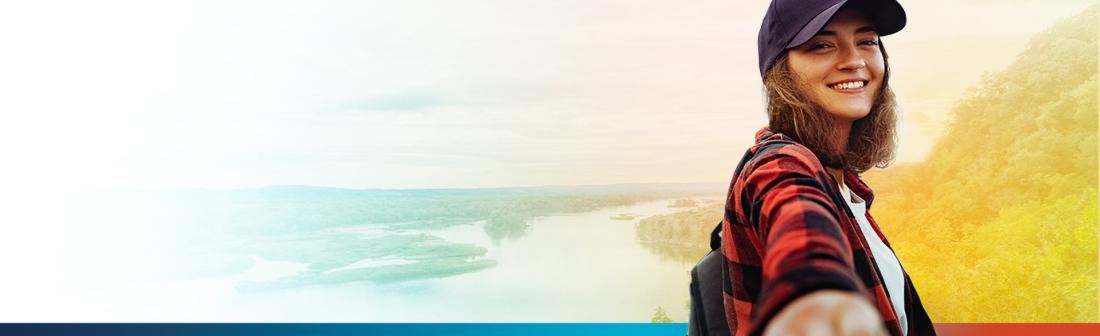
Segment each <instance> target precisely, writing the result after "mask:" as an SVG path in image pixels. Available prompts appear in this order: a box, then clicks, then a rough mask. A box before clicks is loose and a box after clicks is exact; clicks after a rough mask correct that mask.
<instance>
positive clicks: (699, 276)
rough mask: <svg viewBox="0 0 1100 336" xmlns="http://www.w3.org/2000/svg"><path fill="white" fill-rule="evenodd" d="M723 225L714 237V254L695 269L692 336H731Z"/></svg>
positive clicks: (692, 294) (712, 246)
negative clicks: (725, 296)
mask: <svg viewBox="0 0 1100 336" xmlns="http://www.w3.org/2000/svg"><path fill="white" fill-rule="evenodd" d="M721 233H722V222H718V226H716V227H715V228H714V230H713V231H711V233H710V252H709V253H707V255H706V256H704V257H703V259H701V260H699V263H698V264H696V265H695V267H692V268H691V286H690V288H691V313H690V314H689V317H688V333H687V334H688V336H704V335H730V327H729V324H727V323H726V307H725V303H724V302H723V301H724V299H723V296H722V284H723V283H725V278H726V275H725V274H723V273H725V272H724V271H725V270H724V269H723V267H722V264H723V263H724V262H725V260H724V259H725V257H724V256H722V236H721Z"/></svg>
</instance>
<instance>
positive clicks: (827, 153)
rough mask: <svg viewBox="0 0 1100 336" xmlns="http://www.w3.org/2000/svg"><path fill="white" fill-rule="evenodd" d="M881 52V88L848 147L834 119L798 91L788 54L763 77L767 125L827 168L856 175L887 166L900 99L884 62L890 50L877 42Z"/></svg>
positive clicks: (858, 122)
mask: <svg viewBox="0 0 1100 336" xmlns="http://www.w3.org/2000/svg"><path fill="white" fill-rule="evenodd" d="M879 50H880V51H881V52H882V58H883V61H884V63H885V66H886V68H885V71H884V75H883V77H882V88H881V89H879V91H878V93H877V94H876V96H875V102H874V104H872V105H871V112H870V113H868V114H867V116H866V117H863V118H861V119H859V120H856V121H855V122H853V123H852V128H851V132H850V133H849V134H848V146H847V149H843V148H840V147H841V145H840V143H839V141H838V139H837V136H835V132H836V131H837V128H836V127H835V126H834V121H833V118H832V117H831V116H829V114H828V112H826V111H825V109H824V108H823V107H822V106H821V104H819V103H818V102H816V101H814V100H813V99H810V98H809V96H808V95H806V94H805V93H804V92H803V91H802V90H801V89H800V85H801V83H799V82H797V81H798V79H797V76H796V75H795V74H794V73H792V72H791V70H790V65H789V64H788V63H787V60H788V57H787V52H783V54H781V55H779V57H777V58H776V60H775V63H773V64H774V65H773V66H772V67H771V69H769V70H768V72H767V74H766V75H765V76H764V89H765V91H767V109H768V126H769V128H771V130H772V131H773V132H777V133H783V134H784V135H787V136H790V137H792V138H794V139H795V140H796V141H798V142H799V143H801V144H802V145H804V146H806V147H807V148H809V149H810V150H811V151H813V153H814V154H815V155H817V158H818V160H820V161H821V164H823V165H825V166H828V167H835V168H842V169H844V170H849V171H853V172H855V173H857V174H858V173H862V172H865V171H867V170H869V169H871V167H872V166H873V167H878V168H886V167H887V166H889V165H890V164H891V163H892V162H893V160H894V147H895V144H896V142H897V140H896V138H895V137H896V127H897V103H896V101H895V100H894V91H893V90H891V89H890V85H889V81H890V63H889V62H887V61H886V59H887V57H886V49H885V48H883V47H882V45H881V44H879Z"/></svg>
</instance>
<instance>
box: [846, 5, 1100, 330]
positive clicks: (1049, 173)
mask: <svg viewBox="0 0 1100 336" xmlns="http://www.w3.org/2000/svg"><path fill="white" fill-rule="evenodd" d="M1096 15H1097V6H1095V5H1094V6H1092V7H1090V8H1089V9H1088V10H1086V11H1085V12H1083V13H1081V14H1079V15H1077V16H1075V17H1072V18H1068V19H1065V20H1062V21H1061V22H1059V23H1058V24H1056V25H1055V26H1053V27H1051V28H1050V29H1048V30H1046V31H1043V32H1041V33H1039V34H1037V35H1036V36H1035V37H1034V38H1033V39H1032V40H1031V42H1030V43H1029V44H1028V46H1027V47H1026V49H1025V50H1024V51H1023V52H1022V53H1021V54H1020V55H1019V56H1018V57H1017V59H1016V60H1015V62H1014V63H1013V64H1011V65H1010V66H1009V67H1008V68H1006V69H1004V70H1003V71H1000V72H998V73H995V74H991V75H987V76H985V77H984V78H983V80H982V81H981V83H980V84H979V85H977V86H976V87H973V88H971V89H970V90H969V91H968V92H967V94H966V95H965V97H964V98H962V99H961V100H959V101H958V102H957V103H956V104H955V106H954V109H953V111H952V113H953V117H952V120H951V121H950V122H949V124H948V125H947V131H946V132H945V133H944V135H943V137H942V138H940V139H939V140H938V142H937V144H936V147H935V148H934V149H933V151H932V152H931V153H930V154H929V156H928V157H927V158H926V160H925V161H924V162H923V163H921V164H919V165H916V166H908V167H907V166H902V167H897V168H896V169H895V168H888V169H886V170H883V171H878V172H874V173H868V174H867V176H865V179H866V180H867V181H868V183H869V184H870V185H871V186H872V187H873V188H874V189H875V190H876V191H877V192H878V196H879V197H877V198H876V200H877V201H876V202H875V204H874V208H873V209H872V214H873V215H874V216H875V218H876V219H877V220H878V222H879V224H880V225H881V226H882V228H883V230H884V231H885V233H886V235H887V237H888V238H889V239H890V240H891V241H892V243H893V246H894V249H895V250H896V251H897V254H898V256H899V258H901V261H902V263H903V264H904V265H905V268H906V270H907V271H908V272H909V273H910V274H911V276H912V277H913V281H914V283H915V284H916V286H917V289H918V291H919V292H920V293H921V295H922V299H923V301H924V304H925V306H926V308H928V311H929V313H930V314H931V317H932V318H933V320H934V321H936V322H1008V321H1012V322H1025V321H1027V322H1096V320H1097V287H1096V286H1097V198H1096V188H1097V171H1096V169H1097V140H1096V135H1097V85H1096V77H1097V65H1096V62H1097V58H1096V55H1097V41H1096V39H1097V25H1096V22H1097V17H1096ZM975 57H978V56H975Z"/></svg>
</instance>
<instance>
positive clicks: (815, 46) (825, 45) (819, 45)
mask: <svg viewBox="0 0 1100 336" xmlns="http://www.w3.org/2000/svg"><path fill="white" fill-rule="evenodd" d="M828 47H829V44H828V43H815V44H811V45H810V49H809V50H818V49H821V48H828Z"/></svg>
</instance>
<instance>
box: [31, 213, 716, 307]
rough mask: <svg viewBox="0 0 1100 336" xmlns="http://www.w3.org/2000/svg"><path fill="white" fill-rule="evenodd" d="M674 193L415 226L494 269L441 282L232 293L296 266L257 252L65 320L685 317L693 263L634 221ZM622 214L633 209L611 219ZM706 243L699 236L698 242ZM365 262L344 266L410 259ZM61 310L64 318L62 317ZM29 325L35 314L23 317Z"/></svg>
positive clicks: (87, 300) (109, 296)
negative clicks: (512, 229) (641, 239)
mask: <svg viewBox="0 0 1100 336" xmlns="http://www.w3.org/2000/svg"><path fill="white" fill-rule="evenodd" d="M671 201H672V200H659V201H652V202H644V203H638V204H635V205H632V206H625V207H615V208H606V209H602V210H599V211H594V212H588V213H582V214H571V215H555V216H547V217H541V218H537V219H535V220H534V221H533V222H531V228H530V231H529V232H528V233H527V235H525V236H523V237H521V238H518V239H514V240H505V241H501V242H497V243H494V242H492V241H491V240H490V239H489V237H488V236H487V235H486V234H485V233H484V231H483V230H482V227H481V226H482V225H483V224H484V223H483V222H474V223H469V224H466V225H458V226H453V227H449V228H446V229H442V230H415V231H414V230H406V231H400V232H401V233H411V232H424V233H428V234H432V235H435V236H438V237H441V238H444V239H446V240H449V241H452V242H460V243H471V244H477V245H479V246H484V247H486V248H488V254H487V256H486V257H487V258H491V259H495V260H496V261H497V262H498V264H497V266H496V267H493V268H489V269H486V270H483V271H479V272H474V273H467V274H462V275H456V276H451V277H446V278H439V279H426V280H415V281H406V282H401V283H392V284H374V283H353V284H344V285H331V286H309V287H302V288H294V289H287V290H277V291H269V292H260V293H245V294H242V293H238V292H237V291H236V290H235V289H234V284H236V283H237V282H239V281H242V280H252V281H262V280H272V279H276V278H279V277H282V276H287V275H292V274H294V273H296V272H299V271H301V270H303V269H304V265H302V264H297V263H291V262H275V261H267V260H263V259H259V258H255V259H254V260H255V261H256V264H255V266H253V267H252V268H251V269H249V270H248V271H245V272H242V273H239V274H234V275H232V276H222V277H215V278H206V279H200V280H193V281H187V282H178V283H169V284H163V283H162V284H156V285H149V286H142V287H128V288H125V289H121V290H110V291H100V292H96V293H92V294H89V295H86V296H82V297H74V298H70V301H71V302H72V304H71V305H69V306H68V307H66V308H63V309H54V310H53V311H52V313H51V314H52V315H51V317H52V319H53V320H58V319H60V320H64V321H272V322H274V321H355V322H429V321H430V322H444V321H455V322H457V321H470V322H476V321H486V322H489V321H514V322H524V321H531V322H542V321H547V322H549V321H578V322H595V321H600V322H632V321H633V322H638V321H644V322H648V321H649V319H650V318H651V317H652V316H653V314H654V310H655V309H656V308H657V307H658V306H661V307H663V308H664V309H665V310H666V311H667V312H668V314H669V316H670V317H672V318H673V319H675V320H680V321H685V320H686V316H687V302H688V290H687V289H688V281H689V275H688V270H689V269H690V267H691V265H690V264H687V263H683V262H678V261H672V260H670V259H669V258H665V260H662V258H660V257H659V256H657V255H655V254H653V253H652V252H650V251H648V250H646V249H644V248H643V247H642V246H641V245H640V244H638V243H637V242H636V241H635V239H634V224H635V223H637V222H638V220H639V219H641V218H644V217H646V216H650V215H654V214H665V213H671V212H673V211H676V210H682V209H671V208H668V204H669V203H670V202H671ZM619 213H634V214H640V215H642V216H640V217H639V219H635V220H628V221H627V220H612V219H610V218H609V217H610V216H613V215H616V214H619ZM338 230H340V231H343V232H346V233H348V234H356V235H362V236H364V237H377V236H379V235H386V234H393V233H394V231H386V230H383V228H382V227H380V226H377V225H362V226H352V227H344V228H340V229H338ZM705 243H706V242H700V244H705ZM407 262H408V261H407V260H402V259H375V260H362V261H360V262H357V263H355V264H353V265H348V266H346V267H345V268H354V267H373V266H380V265H393V264H401V263H407ZM66 312H68V313H69V314H66ZM29 320H35V319H33V318H30V319H29Z"/></svg>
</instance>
